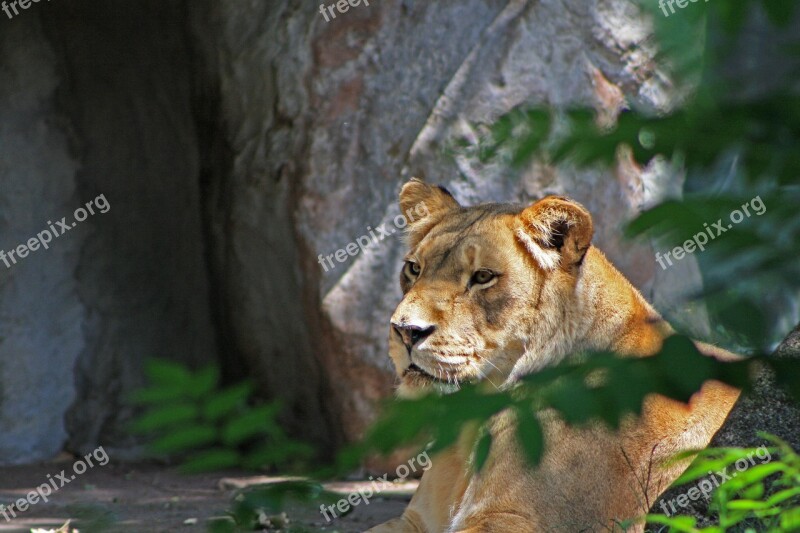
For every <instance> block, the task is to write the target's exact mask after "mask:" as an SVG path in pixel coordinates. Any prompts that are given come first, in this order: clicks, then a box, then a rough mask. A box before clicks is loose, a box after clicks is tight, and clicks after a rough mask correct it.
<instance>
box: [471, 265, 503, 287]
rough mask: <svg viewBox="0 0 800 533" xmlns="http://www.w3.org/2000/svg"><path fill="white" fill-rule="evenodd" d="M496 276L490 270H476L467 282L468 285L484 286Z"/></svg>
mask: <svg viewBox="0 0 800 533" xmlns="http://www.w3.org/2000/svg"><path fill="white" fill-rule="evenodd" d="M495 277H497V274H495V273H494V272H492V271H491V270H486V269H482V270H478V271H477V272H475V273H474V274H473V275H472V278H471V279H470V280H469V283H470V285H486V284H487V283H489V282H490V281H492V280H493V279H494V278H495Z"/></svg>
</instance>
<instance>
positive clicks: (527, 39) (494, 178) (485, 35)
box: [0, 0, 705, 461]
mask: <svg viewBox="0 0 800 533" xmlns="http://www.w3.org/2000/svg"><path fill="white" fill-rule="evenodd" d="M40 20H41V21H42V23H41V24H40ZM649 33H650V29H649V27H648V25H647V24H646V22H644V21H643V20H641V18H640V16H639V14H638V13H637V12H636V11H635V9H634V8H633V7H632V4H631V3H630V2H628V1H626V0H540V1H535V2H534V1H519V0H512V1H500V0H442V1H437V2H419V1H413V0H386V1H381V2H379V3H378V2H372V3H371V5H369V6H366V5H363V4H362V5H361V6H359V7H356V8H352V9H351V10H350V11H348V13H346V14H343V15H339V16H338V17H337V18H336V19H334V20H331V21H330V22H325V20H324V18H323V17H322V16H321V15H320V14H319V12H318V4H309V3H306V2H300V1H299V0H271V1H270V2H241V1H239V0H199V1H198V2H192V3H186V2H180V1H177V0H171V1H162V2H155V1H152V0H146V1H143V2H138V3H137V4H136V5H135V6H134V5H132V4H129V3H125V2H122V1H121V0H111V1H109V2H105V3H96V2H89V1H87V0H80V1H78V0H75V1H71V2H70V3H62V4H57V3H51V4H40V5H38V6H37V10H36V11H34V10H33V9H32V10H30V11H29V12H26V13H25V16H24V17H20V19H19V20H14V21H13V25H12V24H6V25H3V26H2V34H0V39H2V42H3V47H4V48H3V54H2V57H0V62H2V65H3V69H2V77H0V93H2V94H3V95H6V94H7V95H8V98H5V97H4V98H3V99H2V100H1V101H0V102H2V103H0V113H2V114H3V115H2V116H3V117H4V120H3V121H2V122H0V132H2V134H0V141H1V142H2V144H0V153H2V154H3V158H2V160H0V172H2V178H3V187H4V188H3V190H2V191H1V192H0V206H2V211H1V212H0V231H2V233H0V237H2V246H12V245H15V244H17V243H19V242H21V241H22V240H23V239H26V238H28V237H30V235H31V234H32V232H33V230H34V229H36V228H38V227H39V226H40V225H41V224H42V223H43V222H44V221H46V220H47V219H48V217H52V216H56V215H59V213H61V212H62V211H63V210H66V211H67V212H69V211H71V210H72V209H74V207H75V206H76V205H80V203H82V202H85V201H87V200H88V199H90V198H93V197H94V196H96V195H97V194H100V193H103V194H105V195H106V197H107V198H108V200H109V201H110V203H111V205H112V209H111V211H110V212H109V213H108V214H106V215H102V217H101V218H97V219H91V220H90V221H88V222H87V223H86V225H85V227H81V229H80V230H76V232H75V233H74V234H73V233H71V234H70V235H69V238H68V240H66V241H65V242H63V243H59V248H58V250H51V251H49V252H48V254H49V255H48V256H46V257H47V258H46V259H43V257H45V256H43V255H39V256H37V257H34V258H30V259H28V260H26V264H25V265H20V266H18V267H16V268H15V269H14V271H13V272H3V271H2V268H0V296H2V300H0V309H1V310H2V312H3V320H2V321H0V328H3V329H2V331H3V332H4V333H3V335H2V339H0V376H2V377H1V378H0V393H2V396H0V397H1V398H2V401H3V403H2V405H0V413H2V414H0V416H2V417H3V418H2V429H3V432H0V457H7V456H13V457H14V459H12V461H17V460H23V459H35V458H39V457H43V456H45V455H47V454H48V453H52V451H53V450H57V449H58V448H59V447H60V445H61V443H62V442H63V441H64V439H65V438H66V437H67V436H68V437H69V447H70V448H72V449H76V450H85V449H87V448H91V447H93V446H95V445H96V444H98V443H103V444H105V445H106V447H107V448H109V449H115V450H117V451H119V452H121V451H123V450H126V449H128V448H129V447H130V446H132V445H133V444H135V443H134V442H133V441H131V440H130V439H129V438H128V437H127V435H126V434H125V432H124V430H123V429H124V428H123V424H124V422H125V420H126V419H127V418H128V417H129V416H130V411H129V410H128V409H127V408H126V407H125V406H124V405H123V396H124V394H125V393H126V392H128V391H130V390H131V389H133V388H135V387H136V386H137V385H139V384H140V383H141V362H142V360H143V359H144V358H145V357H148V356H151V355H158V356H167V357H172V358H175V359H178V360H182V361H187V362H190V363H195V364H198V363H202V362H207V361H212V360H215V359H219V360H220V361H222V364H223V369H224V371H225V374H226V375H227V376H228V377H231V378H239V377H242V376H243V375H245V374H250V375H252V376H253V377H254V378H255V379H257V381H258V383H259V385H260V390H261V392H262V393H263V394H264V395H265V396H267V397H278V398H281V399H283V401H284V403H285V405H286V408H287V411H286V415H285V421H286V422H287V423H288V425H289V426H290V428H291V429H292V430H293V432H294V433H295V434H297V435H298V436H301V437H304V438H306V439H309V440H312V441H314V442H317V443H320V444H327V445H331V446H335V445H338V444H341V443H342V442H344V441H347V440H351V439H354V438H356V437H357V436H359V434H360V433H361V432H362V431H363V428H364V427H365V426H366V424H367V423H368V422H369V421H370V420H371V419H372V418H373V417H374V414H375V405H376V402H377V401H378V400H379V399H381V398H384V397H386V396H388V395H390V394H391V388H392V384H393V381H394V379H393V375H392V372H391V369H390V364H389V359H388V357H387V356H386V333H387V323H388V318H389V316H390V313H391V310H392V308H393V307H394V306H395V304H396V303H397V301H398V300H399V297H400V294H399V288H398V287H397V283H396V278H397V272H398V269H399V264H400V258H401V256H402V253H403V248H402V242H401V239H400V238H399V231H395V232H394V233H393V234H392V235H390V236H389V237H387V238H386V239H385V240H383V241H381V242H380V243H378V244H377V245H374V246H372V247H370V248H369V250H368V252H366V253H361V254H359V255H358V256H357V257H349V258H348V260H347V261H346V262H345V263H338V262H335V263H334V264H335V267H334V268H329V269H328V271H325V270H324V269H323V268H322V266H321V265H320V264H318V262H317V257H318V255H320V254H322V255H323V256H327V255H329V254H334V253H335V252H336V251H337V250H339V249H343V248H345V247H346V246H347V245H348V244H350V243H353V242H355V241H356V240H357V239H358V238H359V237H361V236H364V235H369V234H370V232H371V231H372V230H373V229H374V228H376V227H378V226H380V225H383V224H386V225H387V227H388V228H390V229H392V226H393V223H392V220H393V219H394V217H395V216H396V215H397V207H396V206H395V203H396V195H397V192H398V189H399V186H400V184H401V183H402V182H403V181H404V180H406V179H407V178H408V177H410V176H412V175H418V176H423V177H425V178H427V179H428V180H430V181H432V182H436V183H441V184H443V185H446V186H448V188H450V189H451V190H452V191H453V192H454V194H455V195H456V196H457V197H458V199H459V200H461V201H462V202H464V203H468V204H469V203H477V202H484V201H517V202H528V201H531V200H533V199H534V198H537V197H540V196H542V195H544V194H547V193H562V194H568V195H570V196H573V197H575V198H576V199H578V200H580V201H581V202H583V203H584V204H586V205H587V207H588V208H589V209H590V210H591V211H592V213H593V214H594V216H595V219H596V227H597V228H598V232H597V237H596V243H597V244H598V245H599V246H600V247H601V248H602V249H603V250H604V251H606V252H607V254H608V255H609V257H610V258H611V259H612V260H613V261H614V262H615V263H616V264H617V265H618V266H619V268H620V269H621V270H622V271H623V272H624V273H625V274H626V275H628V277H629V278H630V279H631V280H632V281H633V282H634V283H635V284H636V285H637V286H638V287H639V288H641V289H642V290H643V292H644V293H645V295H646V296H647V297H648V298H650V299H651V300H653V301H654V302H655V303H656V304H657V305H658V306H659V308H660V309H662V310H665V311H668V312H670V313H673V314H674V315H675V316H677V317H682V318H683V319H684V320H688V321H690V322H692V323H693V324H695V325H697V326H698V330H700V331H702V330H703V327H704V324H705V317H704V316H703V314H702V313H699V312H692V311H687V310H685V309H680V308H676V307H675V302H676V301H677V296H678V295H679V294H680V293H682V292H685V291H687V290H691V289H692V288H694V287H695V286H696V284H697V283H698V279H699V277H698V273H697V268H696V266H695V264H694V262H693V261H692V260H685V261H683V262H681V263H680V264H678V265H676V266H675V267H672V268H670V269H669V270H667V271H661V270H660V269H659V268H657V267H656V263H655V261H654V258H653V249H652V248H651V246H650V245H649V244H648V243H636V244H630V243H623V242H622V241H621V237H620V224H621V223H622V222H623V221H624V220H626V219H627V218H629V217H631V216H633V215H634V214H635V213H637V212H638V211H640V210H641V209H642V208H643V207H645V206H647V205H650V204H652V203H653V202H655V201H657V200H658V199H660V198H662V197H664V196H665V195H667V194H675V193H677V192H678V191H679V190H680V177H676V176H669V175H667V174H665V173H664V172H663V169H661V168H660V167H659V165H657V164H653V165H651V166H649V167H647V168H645V169H641V168H638V167H637V166H636V165H635V164H633V163H632V162H631V161H629V160H628V159H627V158H626V157H624V156H623V157H622V158H621V161H620V163H619V164H618V165H617V167H616V168H615V169H614V170H612V171H609V172H602V171H585V170H577V169H573V168H569V167H567V166H563V167H558V168H555V167H551V166H547V165H542V164H538V165H532V166H530V167H527V168H522V169H508V168H506V167H504V166H501V165H499V164H496V163H481V162H480V161H478V160H477V158H476V157H475V154H474V150H471V149H470V146H471V147H473V148H474V142H475V140H476V138H477V136H478V133H479V131H480V127H481V124H486V123H489V122H491V121H492V120H493V119H494V118H496V117H497V116H498V115H500V114H501V113H503V112H505V111H507V110H509V109H511V108H512V107H514V106H516V105H519V104H524V103H529V104H537V103H546V104H556V105H570V104H578V103H580V104H587V103H588V104H592V105H594V106H596V107H597V109H598V110H599V111H600V116H601V117H602V118H603V120H606V121H610V120H613V118H614V116H615V115H616V113H617V111H618V110H619V107H620V105H621V94H622V93H625V94H629V95H632V98H633V100H634V101H636V102H637V103H640V104H644V105H647V106H649V107H655V108H661V107H664V106H665V105H667V102H668V99H669V97H668V94H667V92H666V90H665V88H664V87H663V86H662V84H661V83H660V82H659V80H661V79H663V78H662V77H661V76H660V75H659V73H657V72H654V71H653V68H654V67H653V62H652V56H653V51H652V50H651V49H649V41H648V36H649ZM6 102H13V105H11V104H6ZM455 140H466V141H467V144H468V148H467V149H464V150H462V151H460V152H457V153H454V152H453V151H452V150H451V145H452V143H453V141H455ZM470 143H473V144H472V145H470ZM7 183H8V184H11V185H10V186H8V187H7V186H6V184H7ZM59 216H63V215H59ZM65 239H66V237H65ZM45 302H46V306H47V309H42V308H43V307H44V306H45ZM23 354H24V357H23ZM23 361H24V362H23ZM50 373H56V374H57V376H56V377H58V378H59V380H58V381H59V384H58V385H55V384H53V383H52V382H53V381H54V380H52V379H51V376H50ZM37 387H38V388H40V389H44V390H46V391H47V392H46V393H45V396H43V397H44V398H46V400H39V399H38V396H37V397H36V398H33V397H26V395H24V394H22V392H23V391H28V390H34V389H36V388H37ZM40 401H46V402H47V407H45V406H44V405H42V404H40V403H38V402H40ZM70 403H71V406H70ZM23 406H24V407H25V408H24V409H23ZM37 410H38V411H39V413H40V414H38V415H37V414H36V411H37ZM15 412H26V413H28V417H27V418H25V419H21V418H20V419H17V420H14V419H12V418H13V413H15ZM65 414H66V423H64V422H63V421H62V420H63V418H64V416H65ZM28 425H34V426H36V427H37V428H38V429H37V430H36V431H32V430H30V431H29V430H27V429H25V428H26V427H28ZM45 428H49V429H45ZM6 429H8V433H6ZM10 435H13V436H10ZM22 435H24V436H25V438H26V439H28V440H25V441H22V440H21V439H22V438H23V437H22ZM14 447H16V448H14ZM12 448H13V449H15V450H17V452H13V453H12V452H11V451H9V452H8V453H3V452H5V451H6V450H11V449H12ZM28 448H30V449H31V450H34V451H31V452H27V451H25V450H27V449H28ZM14 453H18V455H14Z"/></svg>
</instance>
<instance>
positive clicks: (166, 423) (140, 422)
mask: <svg viewBox="0 0 800 533" xmlns="http://www.w3.org/2000/svg"><path fill="white" fill-rule="evenodd" d="M198 415H199V409H198V408H197V406H196V405H194V404H190V403H178V404H171V405H169V404H168V405H166V406H164V407H161V408H158V407H155V408H153V409H151V410H150V411H148V412H146V413H145V414H143V415H142V416H140V417H139V418H137V419H136V420H135V421H134V422H133V424H132V426H131V430H132V431H134V432H136V433H148V432H151V431H155V430H158V429H164V428H168V427H170V426H175V425H179V424H182V423H185V422H190V421H192V420H195V419H196V418H197V417H198Z"/></svg>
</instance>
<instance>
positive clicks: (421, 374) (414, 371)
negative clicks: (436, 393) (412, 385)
mask: <svg viewBox="0 0 800 533" xmlns="http://www.w3.org/2000/svg"><path fill="white" fill-rule="evenodd" d="M406 376H410V377H413V378H424V379H427V380H430V381H435V382H438V383H447V381H445V380H443V379H441V378H437V377H436V376H434V375H432V374H429V373H427V372H425V371H424V370H422V369H421V368H420V367H418V366H417V365H415V364H414V363H411V364H410V365H409V366H408V368H406V369H405V370H404V371H403V377H406Z"/></svg>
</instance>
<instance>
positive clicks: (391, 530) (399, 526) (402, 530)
mask: <svg viewBox="0 0 800 533" xmlns="http://www.w3.org/2000/svg"><path fill="white" fill-rule="evenodd" d="M412 516H413V515H410V514H409V511H408V510H406V512H405V513H403V516H401V517H399V518H393V519H392V520H389V521H388V522H384V523H383V524H380V525H377V526H375V527H373V528H372V529H368V530H367V532H366V533H428V532H427V531H426V530H425V529H424V528H421V527H420V526H419V525H418V523H417V521H415V520H414V519H413V518H412Z"/></svg>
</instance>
